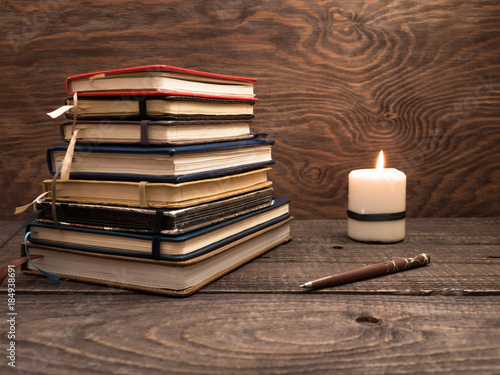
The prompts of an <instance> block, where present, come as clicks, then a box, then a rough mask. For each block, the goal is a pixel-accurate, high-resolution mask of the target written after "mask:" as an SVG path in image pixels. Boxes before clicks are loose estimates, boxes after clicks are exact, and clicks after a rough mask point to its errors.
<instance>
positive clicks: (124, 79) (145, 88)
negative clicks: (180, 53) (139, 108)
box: [66, 65, 257, 100]
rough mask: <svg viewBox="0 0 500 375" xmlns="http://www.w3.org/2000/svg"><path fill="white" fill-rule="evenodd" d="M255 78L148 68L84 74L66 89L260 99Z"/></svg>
mask: <svg viewBox="0 0 500 375" xmlns="http://www.w3.org/2000/svg"><path fill="white" fill-rule="evenodd" d="M256 81H257V80H256V79H255V78H245V77H233V76H226V75H221V74H213V73H207V72H200V71H196V70H190V69H183V68H176V67H173V66H167V65H146V66H138V67H134V68H126V69H115V70H107V71H102V72H94V73H85V74H79V75H75V76H71V77H68V78H67V80H66V89H67V91H68V93H69V94H71V95H73V94H74V93H75V92H78V93H79V95H93V96H95V95H121V94H129V95H130V94H134V93H140V94H141V95H167V94H168V95H188V96H201V97H217V98H231V99H245V100H249V99H250V100H257V99H256V98H255V94H254V91H253V90H254V83H255V82H256Z"/></svg>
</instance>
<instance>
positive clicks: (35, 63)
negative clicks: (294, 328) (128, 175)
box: [0, 0, 500, 220]
mask: <svg viewBox="0 0 500 375" xmlns="http://www.w3.org/2000/svg"><path fill="white" fill-rule="evenodd" d="M0 29H1V32H2V38H1V40H0V54H1V57H0V83H1V90H0V108H1V116H0V124H1V129H2V130H1V139H0V149H1V156H0V168H1V184H0V192H1V198H2V199H1V203H0V218H1V219H13V218H14V216H13V209H14V207H16V206H19V205H22V204H25V203H28V202H30V201H31V200H32V199H34V198H35V197H36V196H37V195H38V194H39V193H40V192H41V181H42V180H43V179H46V178H49V177H50V176H49V174H48V171H47V168H46V165H45V152H46V149H47V148H48V147H50V146H53V145H58V144H61V143H62V142H61V141H60V139H59V133H58V125H59V123H60V121H59V120H52V119H50V118H49V117H48V116H47V115H46V114H45V113H46V112H49V111H51V110H53V109H55V108H56V107H58V106H59V105H61V104H62V102H63V99H64V98H65V97H66V92H65V88H64V82H65V79H66V77H67V76H69V75H74V74H78V73H83V72H88V71H96V70H103V69H112V68H120V67H131V66H136V65H143V64H168V65H175V66H181V67H185V68H193V69H200V70H207V71H210V72H215V73H224V74H234V75H241V76H251V77H256V78H258V79H259V82H258V84H257V86H256V92H257V95H258V97H259V98H260V101H259V103H258V104H257V106H256V108H255V110H256V118H255V120H254V123H253V128H254V130H257V131H263V132H267V133H269V134H270V136H271V137H272V138H273V139H275V140H276V145H275V147H274V149H273V154H274V159H275V160H276V165H275V167H274V169H273V172H272V174H271V178H272V180H273V181H274V187H275V192H276V195H279V196H281V197H287V198H291V199H292V201H293V203H292V210H293V213H294V216H295V217H296V218H298V219H335V218H344V217H345V210H346V205H347V175H348V173H349V171H351V170H352V169H358V168H372V167H374V165H375V161H376V157H377V154H378V152H379V150H381V149H383V150H384V152H385V154H386V156H387V166H388V167H395V168H398V169H400V170H402V171H404V172H405V173H406V174H407V175H408V192H407V196H408V207H407V209H408V215H409V216H410V217H459V216H461V217H463V216H466V217H467V216H470V217H472V216H476V217H477V216H494V215H499V214H500V209H499V195H498V194H499V181H500V175H499V170H500V169H499V161H500V158H499V154H500V150H499V141H500V130H499V129H500V128H499V119H500V84H499V82H500V81H499V80H500V69H499V68H500V5H499V3H498V1H486V0H484V1H462V0H449V1H446V0H441V1H438V0H436V1H407V0H404V1H403V0H402V1H390V0H387V1H375V0H373V1H370V0H366V1H360V0H340V1H330V0H329V1H320V0H318V1H316V0H307V1H292V0H289V1H277V0H252V1H243V0H216V1H209V0H207V1H190V0H173V1H165V0H161V1H160V0H149V1H148V0H144V1H118V0H109V1H105V2H104V1H95V0H86V1H79V0H73V1H67V0H39V1H33V2H27V1H20V0H5V1H2V2H1V4H0ZM24 218H25V216H22V217H19V218H16V219H19V220H21V219H24Z"/></svg>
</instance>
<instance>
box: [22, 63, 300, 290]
mask: <svg viewBox="0 0 500 375" xmlns="http://www.w3.org/2000/svg"><path fill="white" fill-rule="evenodd" d="M255 81H256V80H255V79H251V78H242V77H230V76H222V75H216V74H211V73H205V72H199V71H193V70H186V69H181V68H175V67H170V66H165V65H152V66H143V67H136V68H130V69H121V70H113V71H105V72H96V73H88V74H81V75H77V76H72V77H69V78H68V79H67V81H66V87H67V91H68V93H69V94H70V95H72V96H71V97H70V98H68V99H67V100H66V106H65V107H64V109H63V110H65V115H66V117H67V120H68V121H66V122H64V123H62V124H61V136H62V138H63V140H65V141H66V142H70V140H72V141H73V142H74V141H75V139H76V145H75V144H73V142H70V143H69V145H67V146H56V147H51V148H49V149H48V151H47V163H48V168H49V171H50V172H51V174H52V175H53V176H54V178H53V179H51V180H46V181H44V182H43V190H44V192H46V195H45V196H44V197H43V198H40V199H39V200H38V201H37V203H36V205H37V209H38V210H39V212H40V214H39V216H38V218H37V220H36V221H35V222H33V223H31V224H30V225H29V227H28V228H27V241H26V244H25V247H26V249H27V250H28V252H29V254H30V255H41V257H38V258H36V259H33V260H32V262H29V263H26V264H25V266H24V271H25V272H28V273H34V274H40V270H44V271H47V272H50V273H54V274H57V275H59V276H61V277H63V278H66V279H71V280H79V281H83V282H89V283H95V284H102V285H110V286H115V287H121V288H126V289H133V290H141V291H147V292H153V293H159V294H166V295H174V296H187V295H190V294H192V293H194V292H196V291H197V290H199V289H201V288H202V287H204V286H206V285H207V284H209V283H211V282H212V281H214V280H216V279H218V278H220V277H222V276H223V275H225V274H227V273H229V272H230V271H232V270H234V269H236V268H237V267H239V266H241V265H243V264H245V263H247V262H249V261H250V260H252V259H254V258H256V257H258V256H260V255H261V254H263V253H265V252H267V251H268V250H270V249H272V248H274V247H276V246H278V245H280V244H282V243H285V242H287V241H289V240H290V239H291V238H290V221H291V219H292V217H291V215H290V212H289V205H288V203H289V202H288V200H285V199H279V198H273V194H272V187H271V185H272V182H271V181H269V180H268V172H269V171H270V169H271V165H272V164H273V163H274V161H273V160H272V157H271V147H272V145H273V143H274V142H273V141H272V140H269V139H267V136H266V135H265V134H254V133H253V132H252V131H251V119H252V118H253V117H254V113H253V108H254V105H255V103H256V101H257V98H256V97H255V95H254V83H255ZM75 93H76V95H75ZM74 134H76V136H75V137H73V135H74ZM72 138H73V139H72ZM73 147H74V150H73ZM68 149H70V150H71V151H68ZM67 152H72V153H73V154H72V157H70V158H69V161H70V167H69V168H70V171H69V178H62V177H61V176H62V174H60V173H59V171H60V169H61V168H60V167H61V163H62V162H63V161H64V163H65V164H66V163H68V158H67V157H66V154H67ZM23 249H24V247H23ZM32 258H34V256H33V257H32Z"/></svg>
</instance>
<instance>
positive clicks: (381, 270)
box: [311, 254, 430, 288]
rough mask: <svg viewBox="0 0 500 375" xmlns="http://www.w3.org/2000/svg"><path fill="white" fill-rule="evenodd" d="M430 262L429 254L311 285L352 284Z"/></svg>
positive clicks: (329, 278)
mask: <svg viewBox="0 0 500 375" xmlns="http://www.w3.org/2000/svg"><path fill="white" fill-rule="evenodd" d="M429 262H430V257H429V256H428V255H427V254H419V255H417V256H415V257H412V258H399V259H394V260H392V261H387V262H383V263H377V264H372V265H370V266H365V267H361V268H356V269H352V270H349V271H343V272H339V273H336V274H334V275H329V276H325V277H322V278H320V279H316V280H314V281H313V282H312V283H311V284H312V287H313V288H326V287H330V286H335V285H340V284H345V283H350V282H353V281H358V280H364V279H369V278H372V277H377V276H382V275H385V274H387V273H394V272H400V271H404V270H407V269H410V268H414V267H419V266H423V265H426V264H428V263H429Z"/></svg>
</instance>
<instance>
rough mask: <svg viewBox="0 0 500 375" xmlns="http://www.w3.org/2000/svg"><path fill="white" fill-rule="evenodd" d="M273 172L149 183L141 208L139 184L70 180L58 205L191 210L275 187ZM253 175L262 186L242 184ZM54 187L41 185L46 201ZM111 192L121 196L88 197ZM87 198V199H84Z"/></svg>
mask: <svg viewBox="0 0 500 375" xmlns="http://www.w3.org/2000/svg"><path fill="white" fill-rule="evenodd" d="M270 170H271V168H270V167H265V168H261V169H253V170H251V171H246V172H243V173H239V174H231V175H226V176H221V177H217V178H213V179H206V180H194V181H188V182H181V183H168V182H152V183H149V182H148V183H146V185H145V187H144V190H145V191H144V193H145V197H144V200H145V203H146V205H144V206H141V194H140V186H139V185H140V183H139V182H137V181H116V180H71V179H70V180H67V181H61V180H57V181H56V191H57V193H56V201H61V202H78V203H91V204H109V205H117V206H127V207H149V208H180V207H188V206H193V205H196V204H202V203H206V202H212V201H215V200H219V199H223V198H228V197H233V196H236V195H240V194H244V193H248V192H251V191H256V190H259V189H263V188H266V187H270V186H271V185H272V181H269V180H268V179H267V173H268V172H269V171H270ZM252 175H263V176H265V177H263V178H262V177H261V179H260V180H259V182H254V183H251V184H245V183H242V181H244V180H246V179H247V178H250V177H252ZM233 183H234V184H236V187H232V188H231V187H229V188H228V189H221V190H217V187H223V188H225V187H227V186H230V185H232V184H233ZM52 185H53V180H52V179H50V180H44V181H43V182H42V190H43V192H44V193H45V192H49V194H48V195H47V196H46V198H47V199H52ZM71 185H73V186H80V185H82V186H83V187H84V188H83V190H84V191H85V192H84V193H83V195H84V196H75V195H74V194H70V193H68V192H67V190H66V188H65V186H68V189H69V190H71V188H72V187H71ZM109 188H112V189H113V190H116V191H117V192H118V193H119V194H117V195H116V196H114V197H108V196H98V195H96V196H93V195H90V196H89V194H88V192H89V191H99V189H109ZM184 188H188V189H190V188H195V189H197V190H199V191H200V192H203V191H209V192H210V193H209V194H200V195H198V196H194V197H188V198H186V197H185V196H184V195H183V189H184ZM154 191H159V192H160V193H161V194H162V195H164V194H167V195H168V196H169V197H170V198H168V200H166V199H165V198H163V197H157V196H156V195H155V193H154ZM127 192H128V193H130V192H133V194H132V195H130V196H128V195H127V196H126V197H125V198H124V197H122V196H121V194H122V193H127ZM85 195H86V196H85Z"/></svg>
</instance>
